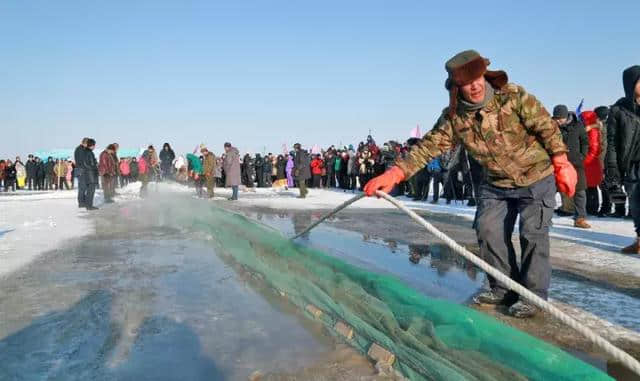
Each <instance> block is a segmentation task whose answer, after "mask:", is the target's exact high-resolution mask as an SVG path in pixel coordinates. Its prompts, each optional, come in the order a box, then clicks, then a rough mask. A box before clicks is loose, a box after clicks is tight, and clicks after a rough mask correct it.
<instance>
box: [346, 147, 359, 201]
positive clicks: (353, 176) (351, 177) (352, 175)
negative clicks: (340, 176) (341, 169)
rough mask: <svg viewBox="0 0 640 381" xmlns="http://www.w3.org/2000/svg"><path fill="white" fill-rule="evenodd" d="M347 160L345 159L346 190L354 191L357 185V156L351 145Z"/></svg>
mask: <svg viewBox="0 0 640 381" xmlns="http://www.w3.org/2000/svg"><path fill="white" fill-rule="evenodd" d="M347 154H348V155H349V161H347V178H348V181H349V185H348V188H347V189H348V190H350V191H351V192H352V193H355V191H356V188H357V187H358V157H357V155H356V152H355V151H354V150H353V147H352V148H351V149H350V150H349V151H348V153H347Z"/></svg>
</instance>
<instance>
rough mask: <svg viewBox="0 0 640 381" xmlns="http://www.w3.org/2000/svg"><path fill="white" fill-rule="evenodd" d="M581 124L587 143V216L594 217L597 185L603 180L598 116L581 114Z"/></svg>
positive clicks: (585, 170)
mask: <svg viewBox="0 0 640 381" xmlns="http://www.w3.org/2000/svg"><path fill="white" fill-rule="evenodd" d="M581 116H582V122H583V123H584V126H585V129H586V131H587V139H588V141H589V151H588V152H587V156H586V157H585V159H584V174H585V176H586V178H587V214H589V215H592V216H595V215H597V214H598V208H599V206H600V202H599V200H598V185H600V183H601V182H602V179H603V178H604V169H603V167H602V161H600V156H601V153H602V152H601V151H602V149H601V147H600V141H601V136H600V123H599V122H598V116H597V115H596V113H595V112H593V111H585V112H583V113H582V114H581Z"/></svg>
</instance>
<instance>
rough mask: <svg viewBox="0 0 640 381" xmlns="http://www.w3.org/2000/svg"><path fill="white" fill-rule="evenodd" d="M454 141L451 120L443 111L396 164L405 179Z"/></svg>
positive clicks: (444, 150) (447, 148) (448, 147)
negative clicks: (428, 129) (432, 125)
mask: <svg viewBox="0 0 640 381" xmlns="http://www.w3.org/2000/svg"><path fill="white" fill-rule="evenodd" d="M445 111H446V109H445ZM455 143H456V138H455V137H454V133H453V126H452V125H451V120H449V118H447V117H446V116H445V113H444V112H443V114H442V115H441V116H440V118H438V121H437V122H436V124H435V126H434V127H433V128H432V129H431V131H429V132H427V133H426V135H424V137H423V138H422V139H421V140H420V142H418V144H416V145H415V146H413V148H411V151H409V153H408V154H407V156H406V157H405V158H404V159H398V160H397V161H396V166H398V167H400V169H402V172H404V177H405V179H408V178H410V177H411V176H413V175H414V174H415V173H416V172H418V171H419V170H421V169H422V168H424V166H425V165H426V164H427V163H428V162H430V161H431V160H432V159H433V158H434V157H437V156H440V155H441V154H442V153H444V152H446V151H448V150H449V149H451V147H452V146H454V145H455Z"/></svg>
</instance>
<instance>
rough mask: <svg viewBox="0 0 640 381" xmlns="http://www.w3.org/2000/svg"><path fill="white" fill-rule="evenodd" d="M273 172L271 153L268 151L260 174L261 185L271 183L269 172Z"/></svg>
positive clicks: (269, 184)
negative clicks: (261, 178)
mask: <svg viewBox="0 0 640 381" xmlns="http://www.w3.org/2000/svg"><path fill="white" fill-rule="evenodd" d="M272 173H273V155H272V154H271V153H269V155H267V157H265V159H264V166H263V168H262V176H263V180H262V181H263V182H262V183H263V185H264V186H265V187H270V186H271V184H272V183H273V180H272V179H271V174H272Z"/></svg>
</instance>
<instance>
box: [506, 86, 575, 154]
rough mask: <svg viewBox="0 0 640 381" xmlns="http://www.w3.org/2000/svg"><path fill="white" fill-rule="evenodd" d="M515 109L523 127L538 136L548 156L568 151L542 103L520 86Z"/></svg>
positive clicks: (558, 129)
mask: <svg viewBox="0 0 640 381" xmlns="http://www.w3.org/2000/svg"><path fill="white" fill-rule="evenodd" d="M517 109H518V112H519V115H520V120H522V123H523V124H524V126H525V128H527V129H528V130H529V131H531V132H532V133H533V134H535V135H536V136H537V137H538V140H539V141H540V143H542V145H543V146H544V148H545V150H546V151H547V153H548V154H549V155H550V156H553V155H555V154H559V153H567V152H569V150H568V149H567V146H566V145H565V144H564V141H563V140H562V133H561V132H560V128H559V127H558V125H557V124H556V123H554V121H553V120H551V116H550V115H549V113H548V112H547V110H546V109H545V108H544V106H542V103H540V101H539V100H538V99H536V97H534V96H533V95H531V94H529V93H527V91H526V90H525V89H523V88H522V87H518V106H517Z"/></svg>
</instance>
